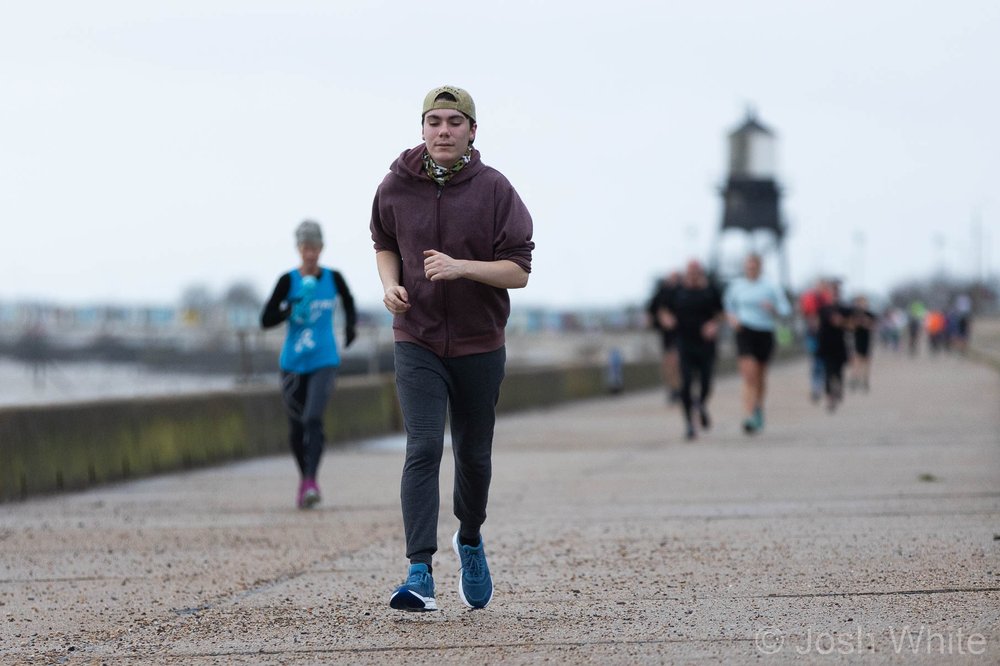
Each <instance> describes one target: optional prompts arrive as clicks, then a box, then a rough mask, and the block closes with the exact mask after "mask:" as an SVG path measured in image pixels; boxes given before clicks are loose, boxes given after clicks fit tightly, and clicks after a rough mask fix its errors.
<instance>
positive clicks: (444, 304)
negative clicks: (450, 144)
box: [435, 185, 451, 358]
mask: <svg viewBox="0 0 1000 666" xmlns="http://www.w3.org/2000/svg"><path fill="white" fill-rule="evenodd" d="M442 192H444V185H438V186H437V199H436V202H435V203H436V210H435V217H436V219H437V232H438V246H437V250H438V252H444V249H443V248H444V245H443V243H442V234H441V193H442ZM441 310H442V313H443V315H444V355H445V358H447V357H448V354H449V353H450V351H451V327H450V326H449V324H448V281H447V280H445V281H443V282H442V283H441Z"/></svg>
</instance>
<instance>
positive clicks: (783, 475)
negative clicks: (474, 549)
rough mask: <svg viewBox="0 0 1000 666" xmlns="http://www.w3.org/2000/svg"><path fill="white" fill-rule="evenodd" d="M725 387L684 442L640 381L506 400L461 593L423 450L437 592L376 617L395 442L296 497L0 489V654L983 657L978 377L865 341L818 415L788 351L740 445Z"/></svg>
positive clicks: (206, 482)
mask: <svg viewBox="0 0 1000 666" xmlns="http://www.w3.org/2000/svg"><path fill="white" fill-rule="evenodd" d="M738 393H739V385H738V382H737V380H736V378H735V377H724V378H721V379H720V381H719V382H718V385H717V388H716V394H715V398H714V401H713V405H712V406H713V409H712V411H713V414H714V420H715V425H714V428H713V430H712V431H711V432H709V433H707V434H705V435H704V436H703V437H702V438H700V439H699V440H698V441H696V442H694V443H687V442H684V441H683V440H682V439H681V436H680V435H681V432H682V428H681V421H680V415H679V413H678V411H677V409H676V408H668V407H667V405H666V404H665V401H664V400H663V396H662V394H661V393H660V392H659V391H655V392H643V393H634V394H626V395H624V396H622V397H618V398H606V399H600V400H592V401H588V402H583V403H578V404H574V405H571V406H568V407H559V408H555V409H551V410H546V411H537V412H530V413H522V414H516V415H512V416H505V417H503V418H502V419H501V420H500V422H499V424H498V428H497V437H496V450H495V458H494V474H495V476H494V484H493V488H492V495H491V503H490V518H489V520H488V521H487V524H486V525H485V527H484V535H485V539H486V547H487V553H488V555H489V558H490V565H491V567H492V569H493V571H494V579H495V584H496V594H495V596H494V600H493V603H492V604H491V605H490V607H489V608H488V609H486V610H484V611H475V612H473V611H468V610H467V609H465V608H464V607H463V605H462V604H461V601H460V600H459V598H458V594H457V591H456V588H457V573H456V572H457V569H458V564H457V558H456V557H455V555H454V554H453V553H452V552H451V550H450V547H449V542H450V536H451V533H452V531H453V530H454V529H455V520H454V518H453V517H452V516H451V497H450V483H451V467H452V465H451V462H450V460H449V459H447V458H446V461H445V464H444V470H445V472H444V474H443V485H442V490H443V492H442V521H441V528H440V532H439V538H440V542H441V551H440V552H439V553H438V555H437V556H436V558H435V578H436V581H437V588H438V589H437V599H438V605H439V606H440V607H441V609H442V610H441V611H439V612H436V613H426V614H404V613H400V612H397V611H392V610H390V609H389V607H388V604H387V601H388V596H389V593H390V592H391V590H392V589H393V588H394V586H395V585H397V584H398V583H399V582H401V580H402V578H403V577H404V573H405V570H406V562H405V560H404V558H403V554H402V534H401V531H402V527H401V520H400V515H399V506H398V504H399V503H398V486H399V471H400V466H401V462H402V449H401V448H400V446H399V438H390V439H388V440H384V441H382V442H377V443H374V444H373V443H367V444H360V443H359V444H358V445H355V446H350V447H346V448H342V449H338V450H334V451H329V452H328V453H327V455H326V457H325V459H324V466H323V468H322V475H321V479H320V481H321V486H322V488H323V490H324V493H325V498H324V503H323V504H322V505H321V507H320V508H319V509H318V510H314V511H310V512H301V511H297V510H295V509H293V508H292V503H293V495H294V490H295V484H296V480H295V474H294V469H293V463H292V460H291V456H290V455H289V456H287V457H286V456H281V457H273V458H266V459H258V460H253V461H249V462H243V463H238V464H232V465H228V466H225V467H220V468H214V469H207V470H200V471H195V472H190V473H184V474H173V475H169V476H162V477H158V478H153V479H148V480H142V481H137V482H133V483H126V484H122V485H117V486H111V487H104V488H99V489H95V490H92V491H88V492H83V493H76V494H66V495H62V496H52V497H47V498H39V499H33V500H30V501H26V502H22V503H11V504H5V505H0V664H103V663H106V664H115V665H117V664H146V663H153V664H196V665H201V664H326V663H350V664H358V663H361V664H365V663H372V664H378V663H397V664H398V663H428V664H429V663H441V662H444V663H488V664H493V663H513V664H522V663H539V662H548V663H581V662H582V663H601V664H608V663H611V664H630V663H719V662H732V663H771V662H777V663H790V662H793V661H798V662H806V663H843V662H856V661H857V662H861V661H864V662H865V663H914V662H916V663H927V664H938V663H975V664H979V663H982V664H986V663H993V664H995V663H998V662H1000V373H998V372H997V371H996V369H994V368H990V367H988V366H986V365H984V364H977V363H973V362H972V361H969V360H965V359H962V358H957V357H951V356H942V357H938V358H929V357H926V356H924V357H920V358H917V359H910V358H906V357H905V356H892V355H891V354H888V353H884V352H881V350H877V352H876V362H875V368H874V373H873V385H872V390H871V392H870V393H869V394H867V395H865V394H849V395H848V396H847V400H846V402H845V404H844V405H843V407H842V409H840V410H839V411H838V412H837V413H835V414H832V415H831V414H828V413H826V411H825V410H824V409H822V408H821V407H817V406H815V405H812V404H810V402H809V400H808V399H807V396H806V368H805V364H804V363H803V362H793V363H788V364H786V365H783V366H780V367H776V368H775V370H774V372H773V375H772V383H771V397H770V401H769V404H770V408H769V412H768V426H767V429H766V431H765V432H764V433H763V434H761V435H759V436H756V437H754V438H748V437H746V436H744V435H743V434H742V433H741V432H740V431H739V427H738V424H739V416H738V411H739V409H738V398H739V396H738ZM446 455H447V454H446ZM0 464H2V463H0Z"/></svg>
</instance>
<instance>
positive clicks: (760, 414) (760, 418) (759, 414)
mask: <svg viewBox="0 0 1000 666" xmlns="http://www.w3.org/2000/svg"><path fill="white" fill-rule="evenodd" d="M753 422H754V426H756V428H757V430H763V429H764V410H763V408H761V407H754V410H753Z"/></svg>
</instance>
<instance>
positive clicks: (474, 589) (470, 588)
mask: <svg viewBox="0 0 1000 666" xmlns="http://www.w3.org/2000/svg"><path fill="white" fill-rule="evenodd" d="M451 545H452V546H453V547H454V548H455V554H456V555H458V559H460V560H461V561H462V568H461V570H460V571H459V574H460V575H461V578H460V580H459V584H458V595H459V596H460V597H462V602H463V603H464V604H465V605H466V606H468V607H469V608H486V605H487V604H488V603H490V600H491V599H492V598H493V578H491V577H490V567H489V565H487V564H486V551H485V550H484V549H483V538H482V537H479V545H478V546H475V547H473V546H464V545H462V544H460V543H459V542H458V532H455V536H454V537H452V539H451Z"/></svg>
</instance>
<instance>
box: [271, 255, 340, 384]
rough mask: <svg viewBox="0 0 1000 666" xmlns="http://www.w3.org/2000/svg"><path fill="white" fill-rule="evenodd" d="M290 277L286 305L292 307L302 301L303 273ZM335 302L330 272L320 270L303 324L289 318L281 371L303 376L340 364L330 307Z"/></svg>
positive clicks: (292, 274)
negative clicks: (290, 281) (290, 282)
mask: <svg viewBox="0 0 1000 666" xmlns="http://www.w3.org/2000/svg"><path fill="white" fill-rule="evenodd" d="M289 276H291V278H292V284H291V286H290V287H289V290H288V303H289V305H294V303H296V302H298V301H299V299H301V298H302V294H303V289H302V274H301V273H299V271H298V269H295V270H293V271H291V272H290V273H289ZM336 303H337V285H335V284H334V281H333V271H331V270H330V269H328V268H322V269H321V270H320V275H319V277H318V278H317V279H316V288H315V290H314V291H313V296H312V306H311V308H310V309H309V311H308V312H309V314H308V317H307V318H306V321H305V322H303V323H298V322H296V321H295V320H294V319H293V318H292V317H289V318H288V334H287V335H286V336H285V346H284V347H282V349H281V357H280V359H279V363H280V365H281V369H282V370H284V371H286V372H294V373H296V374H299V375H304V374H308V373H310V372H314V371H316V370H318V369H320V368H326V367H330V366H338V365H340V354H339V353H338V352H337V339H336V337H335V336H334V333H333V308H334V306H335V305H336Z"/></svg>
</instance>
